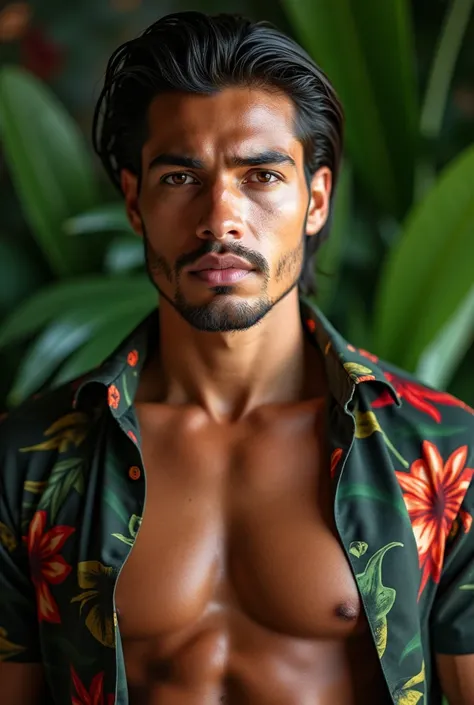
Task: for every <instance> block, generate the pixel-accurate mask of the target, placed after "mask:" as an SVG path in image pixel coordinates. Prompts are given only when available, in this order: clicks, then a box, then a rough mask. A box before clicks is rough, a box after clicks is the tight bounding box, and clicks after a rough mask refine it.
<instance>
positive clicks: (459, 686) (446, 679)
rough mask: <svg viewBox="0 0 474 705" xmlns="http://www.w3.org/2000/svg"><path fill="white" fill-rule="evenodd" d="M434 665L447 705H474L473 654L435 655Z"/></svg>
mask: <svg viewBox="0 0 474 705" xmlns="http://www.w3.org/2000/svg"><path fill="white" fill-rule="evenodd" d="M436 664H437V667H438V675H439V680H440V682H441V688H442V690H443V693H444V694H445V695H446V698H447V700H448V703H449V705H474V654H462V655H461V656H457V655H455V656H453V655H452V654H437V656H436Z"/></svg>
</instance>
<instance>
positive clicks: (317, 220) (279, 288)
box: [122, 87, 331, 332]
mask: <svg viewBox="0 0 474 705" xmlns="http://www.w3.org/2000/svg"><path fill="white" fill-rule="evenodd" d="M294 124H295V112H294V106H293V103H292V101H291V100H290V99H289V98H288V97H287V96H286V95H285V94H283V93H273V94H271V93H269V92H267V91H263V90H258V89H249V88H241V87H239V88H227V89H225V90H223V91H221V92H220V93H217V94H215V95H213V96H201V95H193V94H186V93H174V94H173V93H169V94H164V95H160V96H158V97H157V98H155V99H154V101H153V102H152V104H151V106H150V108H149V112H148V130H149V131H148V138H147V141H146V143H145V145H144V147H143V150H142V181H141V187H140V192H139V193H137V178H136V176H134V175H133V174H131V173H130V172H128V171H126V170H123V171H122V188H123V191H124V194H125V199H126V205H127V212H128V215H129V218H130V221H131V223H132V226H133V228H134V230H135V231H136V232H137V233H138V234H140V235H142V236H143V237H144V238H145V252H146V259H147V269H148V274H149V276H150V279H151V280H152V282H153V284H154V285H155V286H156V288H157V289H158V291H159V293H160V295H161V296H162V297H164V298H165V299H166V300H167V301H168V302H169V303H170V304H171V305H172V306H173V307H174V308H175V309H176V310H177V311H178V312H179V313H180V314H181V315H182V316H183V318H184V319H185V320H186V321H188V322H189V323H190V324H191V325H192V326H194V327H195V328H197V329H199V330H204V331H209V332H224V331H234V330H243V329H247V328H250V327H251V326H253V325H255V324H256V323H258V322H259V321H260V320H261V319H262V318H263V316H264V315H265V314H266V313H267V312H268V311H270V310H271V309H272V308H273V306H275V304H277V303H278V301H280V300H281V299H282V298H283V297H284V296H285V295H286V294H288V293H289V292H290V291H291V290H292V289H294V288H295V287H296V286H297V284H298V279H299V276H300V273H301V269H302V265H303V258H304V236H305V235H306V234H309V235H314V234H315V233H317V232H319V230H320V229H321V227H322V226H323V225H324V222H325V220H326V218H327V213H328V207H329V195H330V190H331V173H330V171H329V169H327V168H326V167H323V168H321V169H320V170H319V171H318V172H317V174H315V176H314V177H313V180H312V184H311V187H310V190H309V191H308V185H307V183H306V181H305V176H304V155H303V147H302V145H301V143H300V142H299V141H298V140H297V138H296V137H295V127H294ZM250 160H252V161H250ZM209 253H215V254H219V255H220V254H234V255H237V256H239V257H242V258H243V259H244V260H246V261H247V262H248V263H249V264H250V265H251V266H252V268H253V269H252V271H250V272H249V273H248V274H247V275H246V276H244V277H243V278H241V279H239V280H238V281H234V282H232V283H220V284H216V283H215V282H214V283H212V282H208V281H205V280H204V279H203V278H200V277H199V276H197V275H196V274H195V273H193V272H191V271H189V270H190V269H192V266H193V265H194V264H196V263H197V261H198V260H199V259H200V258H201V257H202V256H203V255H206V254H209Z"/></svg>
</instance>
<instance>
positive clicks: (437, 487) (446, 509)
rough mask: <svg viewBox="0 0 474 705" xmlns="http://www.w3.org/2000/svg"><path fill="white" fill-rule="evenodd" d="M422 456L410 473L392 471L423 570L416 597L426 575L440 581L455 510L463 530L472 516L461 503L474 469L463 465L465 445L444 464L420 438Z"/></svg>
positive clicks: (426, 578)
mask: <svg viewBox="0 0 474 705" xmlns="http://www.w3.org/2000/svg"><path fill="white" fill-rule="evenodd" d="M422 455H423V457H421V458H419V459H418V460H415V461H414V462H413V463H412V464H411V468H410V472H400V471H396V472H395V474H396V476H397V479H398V481H399V483H400V486H401V488H402V491H403V499H404V500H405V504H406V507H407V510H408V514H409V516H410V520H411V524H412V527H413V532H414V534H415V539H416V545H417V547H418V557H419V561H420V569H421V571H422V575H421V584H420V589H419V592H418V599H419V598H420V595H421V593H422V592H423V590H424V588H425V586H426V583H427V582H428V578H430V577H431V578H432V579H433V581H434V582H435V583H439V580H440V577H441V570H442V567H443V559H444V548H445V544H446V539H447V537H448V536H449V533H450V531H451V527H452V524H453V522H454V520H455V519H456V516H457V515H458V513H459V514H460V518H461V520H462V524H463V527H464V530H465V531H466V532H467V531H469V529H470V528H471V524H472V516H471V515H470V514H469V513H468V512H465V511H464V510H461V511H460V506H461V504H462V501H463V498H464V495H465V493H466V490H467V488H468V487H469V483H470V481H471V478H472V476H473V473H474V468H468V467H466V459H467V446H461V447H459V448H457V449H456V450H455V451H454V452H453V453H451V455H450V456H449V458H448V460H447V461H446V464H445V463H444V462H443V459H442V457H441V455H440V453H439V451H438V449H437V447H436V446H435V445H434V444H433V443H431V442H430V441H423V443H422Z"/></svg>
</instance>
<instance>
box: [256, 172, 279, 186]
mask: <svg viewBox="0 0 474 705" xmlns="http://www.w3.org/2000/svg"><path fill="white" fill-rule="evenodd" d="M251 176H252V177H256V180H255V179H252V183H254V184H255V183H259V184H272V183H274V182H275V181H279V178H278V176H277V175H276V174H274V173H273V172H272V171H254V173H253V174H251Z"/></svg>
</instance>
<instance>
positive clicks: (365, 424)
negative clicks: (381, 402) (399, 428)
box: [354, 411, 409, 468]
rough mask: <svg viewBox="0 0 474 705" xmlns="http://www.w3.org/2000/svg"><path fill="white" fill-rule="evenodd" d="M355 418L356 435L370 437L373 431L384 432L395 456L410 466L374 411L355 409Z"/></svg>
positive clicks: (404, 464) (385, 438)
mask: <svg viewBox="0 0 474 705" xmlns="http://www.w3.org/2000/svg"><path fill="white" fill-rule="evenodd" d="M354 419H355V437H356V438H369V436H371V435H372V434H373V433H376V432H379V433H381V434H382V436H383V439H384V441H385V444H386V445H387V446H388V447H389V448H390V450H391V451H392V453H393V454H394V455H395V457H396V458H397V459H398V460H399V462H400V463H401V464H402V465H403V466H404V467H405V468H407V467H409V463H408V462H407V461H406V460H405V458H402V456H401V455H400V453H399V452H398V450H397V449H396V448H395V447H394V446H393V444H392V443H391V441H390V439H389V438H388V436H387V434H386V433H385V431H384V430H383V429H382V427H381V426H380V424H379V422H378V419H377V417H376V415H375V414H374V412H373V411H354Z"/></svg>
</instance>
